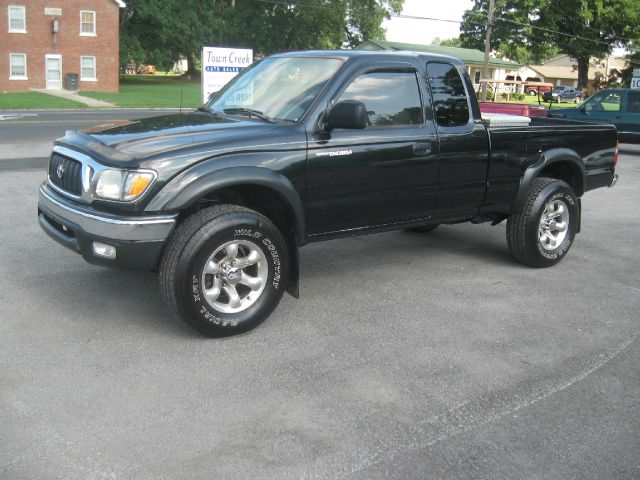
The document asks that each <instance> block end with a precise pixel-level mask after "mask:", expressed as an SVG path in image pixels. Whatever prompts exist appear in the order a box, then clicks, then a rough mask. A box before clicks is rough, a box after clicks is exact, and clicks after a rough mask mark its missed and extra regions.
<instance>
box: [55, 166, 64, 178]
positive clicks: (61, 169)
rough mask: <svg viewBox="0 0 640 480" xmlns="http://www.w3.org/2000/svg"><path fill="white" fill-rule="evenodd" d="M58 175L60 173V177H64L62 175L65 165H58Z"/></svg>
mask: <svg viewBox="0 0 640 480" xmlns="http://www.w3.org/2000/svg"><path fill="white" fill-rule="evenodd" d="M56 175H58V178H62V175H64V165H63V164H60V165H58V168H57V169H56Z"/></svg>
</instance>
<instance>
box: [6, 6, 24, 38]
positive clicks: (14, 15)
mask: <svg viewBox="0 0 640 480" xmlns="http://www.w3.org/2000/svg"><path fill="white" fill-rule="evenodd" d="M9 32H10V33H27V14H26V10H25V7H22V6H19V5H9Z"/></svg>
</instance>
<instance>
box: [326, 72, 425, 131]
mask: <svg viewBox="0 0 640 480" xmlns="http://www.w3.org/2000/svg"><path fill="white" fill-rule="evenodd" d="M342 100H357V101H359V102H362V103H364V105H365V107H366V108H367V113H368V115H369V126H368V128H371V127H375V128H393V127H403V126H411V125H421V124H422V103H421V101H420V89H419V88H418V79H417V77H416V74H415V73H413V72H371V73H366V74H364V75H360V76H359V77H357V78H356V79H355V80H354V81H353V82H351V84H350V85H349V86H348V87H347V89H346V90H345V91H344V92H343V93H342V95H341V96H340V98H339V100H338V101H342Z"/></svg>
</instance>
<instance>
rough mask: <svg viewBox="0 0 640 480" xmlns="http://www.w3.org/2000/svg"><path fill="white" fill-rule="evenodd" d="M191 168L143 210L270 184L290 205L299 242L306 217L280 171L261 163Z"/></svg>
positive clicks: (181, 206)
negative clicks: (240, 187) (205, 168)
mask: <svg viewBox="0 0 640 480" xmlns="http://www.w3.org/2000/svg"><path fill="white" fill-rule="evenodd" d="M198 170H200V169H199V168H198V166H195V167H194V168H190V169H188V170H186V171H185V172H182V173H181V174H180V175H178V176H177V177H175V178H174V179H172V180H171V181H170V182H169V183H167V185H165V186H164V187H163V188H162V190H161V191H160V192H158V193H157V194H156V196H155V197H154V198H153V200H152V201H151V202H150V203H149V205H148V206H147V208H146V209H145V210H146V211H179V210H183V209H185V208H188V207H189V206H191V205H192V204H193V203H195V202H196V201H197V200H198V199H200V198H202V197H203V196H205V195H207V194H209V193H212V192H215V191H216V190H221V189H223V188H227V187H233V186H241V185H259V186H262V187H266V188H269V189H270V190H272V191H273V192H274V193H275V194H277V195H278V196H279V197H280V199H281V200H282V201H283V202H284V203H285V204H286V205H287V206H288V207H289V208H290V209H291V212H292V213H293V215H294V220H295V229H294V230H295V233H296V237H297V240H298V242H302V241H303V240H304V232H305V220H304V209H303V207H302V201H301V199H300V196H299V195H298V192H297V191H296V189H295V187H294V186H293V184H292V183H291V181H290V180H289V179H288V178H287V177H285V176H284V175H282V174H279V173H277V172H274V171H273V170H269V169H266V168H261V167H228V168H222V169H220V170H212V171H198Z"/></svg>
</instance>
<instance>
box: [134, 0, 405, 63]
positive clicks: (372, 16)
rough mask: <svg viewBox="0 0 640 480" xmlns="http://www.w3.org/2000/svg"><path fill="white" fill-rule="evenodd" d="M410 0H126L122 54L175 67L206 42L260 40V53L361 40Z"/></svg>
mask: <svg viewBox="0 0 640 480" xmlns="http://www.w3.org/2000/svg"><path fill="white" fill-rule="evenodd" d="M403 3H404V0H303V1H301V2H300V3H298V2H297V0H127V8H126V10H125V12H124V13H123V16H122V26H121V61H122V63H123V64H124V63H127V62H128V61H130V60H131V59H135V60H137V61H144V62H148V63H155V64H157V65H159V66H161V67H168V66H171V65H172V64H173V62H175V61H177V60H178V59H180V58H184V57H187V59H188V60H189V69H190V70H192V69H193V67H194V65H195V59H196V57H197V56H198V55H199V53H200V51H201V48H202V46H203V45H218V46H234V47H246V48H253V49H254V52H255V53H256V55H268V54H271V53H274V52H279V51H286V50H304V49H314V48H315V49H335V48H340V47H342V46H350V47H354V46H356V45H358V44H360V43H361V42H362V41H363V40H364V39H367V38H384V30H383V29H382V21H383V20H384V19H385V18H389V17H390V15H391V14H392V13H399V12H400V11H401V10H402V5H403Z"/></svg>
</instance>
